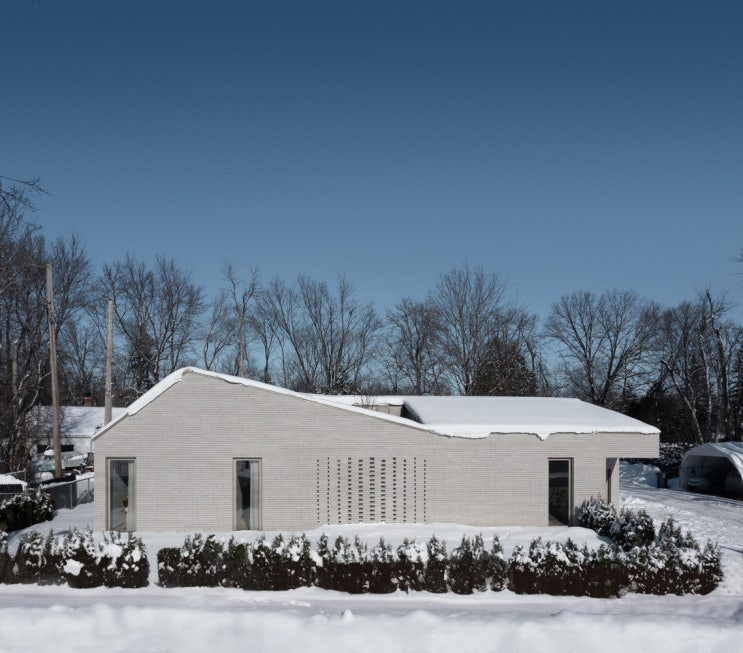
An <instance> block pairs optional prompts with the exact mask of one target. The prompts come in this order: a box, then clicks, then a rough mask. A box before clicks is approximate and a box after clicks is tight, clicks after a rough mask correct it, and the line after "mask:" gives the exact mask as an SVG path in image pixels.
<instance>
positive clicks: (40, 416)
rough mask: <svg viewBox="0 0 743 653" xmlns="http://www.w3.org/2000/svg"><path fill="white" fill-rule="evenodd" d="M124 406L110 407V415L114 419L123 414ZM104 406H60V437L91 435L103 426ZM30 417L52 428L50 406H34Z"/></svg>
mask: <svg viewBox="0 0 743 653" xmlns="http://www.w3.org/2000/svg"><path fill="white" fill-rule="evenodd" d="M124 411H126V408H112V409H111V417H112V419H115V418H116V417H118V416H119V415H122V414H124ZM104 414H105V408H103V407H98V406H60V407H59V433H60V435H61V436H62V437H66V438H74V437H91V436H92V435H93V434H95V432H96V431H98V430H99V429H100V428H102V427H103V424H104ZM31 417H32V419H34V420H35V421H36V423H37V424H39V425H45V426H47V427H48V428H50V429H51V428H52V408H51V406H36V407H35V408H34V410H33V411H32V415H31Z"/></svg>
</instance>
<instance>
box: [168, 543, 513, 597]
mask: <svg viewBox="0 0 743 653" xmlns="http://www.w3.org/2000/svg"><path fill="white" fill-rule="evenodd" d="M506 570H507V568H506V561H505V559H504V556H503V551H502V548H501V546H500V542H499V541H498V539H497V538H495V541H494V543H493V547H492V550H491V551H487V550H486V549H485V547H484V544H483V540H482V537H481V536H477V537H475V538H474V541H470V540H469V539H468V538H466V537H465V538H463V539H462V543H461V544H460V546H459V547H457V548H456V549H454V551H452V554H451V556H449V555H447V552H446V546H445V545H444V543H443V542H440V541H439V540H438V539H437V538H436V537H435V536H434V537H432V538H431V539H430V540H429V541H428V542H427V543H425V544H418V543H416V542H415V541H410V540H407V539H406V540H404V541H403V543H402V544H401V545H400V546H398V547H397V548H396V549H394V548H393V547H392V546H390V545H389V544H388V543H386V542H385V541H384V540H383V539H381V540H380V541H379V543H378V544H377V545H375V546H369V545H367V544H365V543H364V542H362V541H361V540H360V539H359V538H358V537H356V538H354V540H353V541H351V540H349V539H348V538H345V537H338V538H336V540H335V541H334V542H332V543H331V542H330V540H329V539H328V537H327V536H326V535H322V536H321V537H320V539H319V540H318V542H317V543H316V545H315V546H314V547H312V546H311V544H310V542H309V540H308V539H307V538H306V536H305V535H301V536H296V535H295V536H292V537H291V538H290V539H289V540H288V541H286V540H284V539H283V538H282V537H281V536H280V535H279V536H277V537H276V538H275V539H274V540H273V542H271V543H270V544H269V543H268V542H267V541H266V540H265V538H263V537H261V538H259V539H258V540H255V541H254V542H238V541H236V540H235V539H234V538H229V539H221V540H220V539H217V538H216V537H215V536H213V535H209V536H207V537H204V536H203V535H201V534H196V535H192V536H189V537H187V538H186V540H185V542H184V544H183V546H182V547H181V548H180V549H176V548H167V549H161V550H160V551H159V552H158V579H159V582H160V585H162V586H163V587H174V586H193V585H201V586H217V585H219V586H224V587H241V588H243V589H250V590H283V589H292V588H295V587H310V586H317V587H321V588H323V589H331V590H336V591H342V592H348V593H352V594H362V593H373V594H384V593H388V592H394V591H396V590H401V591H405V592H409V591H419V590H427V591H430V592H448V591H454V592H458V593H461V594H468V593H471V592H474V591H482V590H485V589H489V588H490V589H494V590H501V589H504V588H505V586H506V578H507V577H506Z"/></svg>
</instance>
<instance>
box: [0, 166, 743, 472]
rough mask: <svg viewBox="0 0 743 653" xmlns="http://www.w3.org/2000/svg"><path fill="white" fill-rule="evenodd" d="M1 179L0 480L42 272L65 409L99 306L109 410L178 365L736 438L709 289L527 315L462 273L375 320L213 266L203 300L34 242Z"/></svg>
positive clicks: (312, 288) (42, 306)
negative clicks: (521, 399) (566, 407)
mask: <svg viewBox="0 0 743 653" xmlns="http://www.w3.org/2000/svg"><path fill="white" fill-rule="evenodd" d="M2 182H3V178H0V415H1V417H0V472H3V471H8V470H13V469H20V468H22V467H25V461H26V460H27V458H28V455H29V443H30V442H32V441H33V437H32V436H33V433H30V432H29V429H30V426H29V423H28V415H29V412H30V411H31V410H32V408H33V407H34V406H35V405H40V404H41V405H44V404H50V403H51V400H50V389H49V388H50V376H49V339H48V327H47V306H46V302H47V297H46V276H45V275H46V265H47V264H51V265H52V268H53V270H54V313H55V322H54V329H55V336H56V343H57V358H58V375H59V388H60V394H61V403H62V404H66V405H80V404H82V402H83V398H84V397H90V398H91V400H92V402H93V403H94V404H95V405H103V401H104V392H105V387H104V386H105V354H106V337H107V319H108V309H107V307H108V302H109V301H112V302H113V306H114V316H115V317H114V357H113V361H112V369H113V388H112V391H113V397H114V405H116V406H125V405H128V404H129V403H131V402H132V401H134V400H135V399H136V398H137V397H139V396H141V395H142V394H143V393H144V392H146V391H147V390H148V389H149V388H151V387H152V386H153V385H154V384H156V383H157V382H158V381H159V380H161V379H162V378H164V377H165V376H167V375H168V374H170V373H171V372H173V371H174V370H176V369H178V368H180V367H183V366H185V365H196V366H199V367H202V368H205V369H208V370H213V371H216V372H222V373H227V374H233V375H237V376H241V377H248V378H252V379H256V380H259V381H263V382H266V383H273V384H276V385H280V386H283V387H287V388H290V389H293V390H298V391H303V392H319V393H359V394H364V395H376V394H414V395H419V394H464V395H512V396H530V395H543V396H574V397H579V398H581V399H584V400H586V401H589V402H591V403H594V404H597V405H599V406H605V407H607V408H612V409H615V410H619V411H621V412H624V413H626V414H629V415H633V416H635V417H638V418H639V419H643V420H644V421H647V422H649V423H652V424H655V425H657V426H658V427H659V428H660V429H661V431H662V433H663V437H664V438H665V439H668V440H671V441H682V442H689V443H696V442H704V441H710V440H712V441H714V440H719V439H735V440H741V436H742V435H743V434H742V432H741V422H742V420H743V327H741V325H740V324H737V323H736V322H735V321H734V320H732V319H731V318H730V314H731V304H730V303H729V301H728V300H727V299H726V298H725V297H724V296H721V295H718V294H715V293H714V292H713V291H712V290H711V289H707V290H704V291H703V292H701V293H699V294H697V295H695V296H693V297H691V298H690V299H688V300H687V301H683V302H681V303H680V304H678V305H676V306H670V307H668V306H662V305H660V304H658V303H657V302H653V301H651V300H649V299H647V298H644V297H641V296H640V295H638V294H637V293H636V292H634V291H631V290H622V289H610V290H607V291H605V292H603V293H601V294H597V293H592V292H588V291H575V292H572V293H570V294H567V295H564V296H562V297H560V298H558V299H557V300H556V301H555V302H554V303H553V304H552V307H551V310H550V312H549V314H548V315H547V316H545V317H543V318H540V317H539V316H537V315H535V314H533V313H531V312H529V311H528V310H527V309H526V308H525V307H524V306H522V305H520V304H519V303H518V302H517V301H515V300H514V298H513V296H512V294H511V293H510V292H509V286H508V284H507V283H506V281H505V279H504V278H503V277H502V276H500V275H499V274H498V273H496V272H493V271H488V270H485V269H483V268H481V267H475V266H468V265H463V266H460V267H457V268H454V269H452V270H449V271H447V272H445V273H443V274H442V275H441V276H440V278H439V279H438V280H436V281H435V283H433V284H432V287H431V289H430V291H429V292H428V293H426V295H425V296H422V297H410V296H407V297H403V298H402V299H400V301H398V302H397V303H396V304H395V306H393V307H391V308H389V309H386V310H384V311H380V310H379V309H377V308H376V307H375V306H374V305H373V304H372V303H371V302H367V301H364V300H362V299H360V298H359V297H358V295H357V294H356V292H355V290H354V287H353V284H352V283H351V282H350V281H349V280H348V278H346V277H344V276H341V277H339V278H338V279H337V281H336V282H335V283H333V284H328V283H327V282H325V281H319V280H315V279H312V278H310V277H308V276H305V275H299V276H298V277H297V278H296V279H292V280H286V279H281V278H279V277H276V278H274V279H270V280H267V281H264V280H263V279H262V278H261V275H260V272H259V270H258V269H256V268H251V269H249V270H248V272H247V274H245V275H240V273H239V272H238V271H237V269H236V268H235V266H234V265H232V264H226V265H225V267H224V270H223V273H224V277H223V279H224V284H223V287H222V289H221V290H220V291H219V292H218V293H217V294H216V296H214V297H207V296H206V293H205V291H204V289H203V287H202V286H201V285H199V284H198V283H197V282H196V281H195V280H194V279H193V278H192V276H191V273H190V272H189V271H188V270H187V269H186V268H184V267H183V266H181V265H179V264H178V263H177V262H176V261H174V260H172V259H169V258H166V257H164V256H158V257H156V259H155V260H154V261H142V260H138V259H137V258H135V257H134V256H131V255H127V256H126V257H124V258H122V259H118V260H113V261H111V262H107V263H104V264H103V266H102V268H101V269H100V270H94V269H93V266H92V264H91V261H90V258H89V257H88V255H87V253H86V252H85V249H84V246H83V245H82V243H81V242H80V241H79V240H78V239H77V238H76V237H75V236H74V235H71V236H69V237H66V238H61V239H58V240H55V241H51V242H50V241H48V240H47V239H46V238H45V237H44V235H43V233H42V230H41V228H40V227H39V226H38V225H36V224H34V223H33V222H32V221H31V220H30V219H29V218H28V216H29V215H31V214H30V211H31V210H32V207H31V205H30V201H29V196H28V192H29V189H28V188H25V187H24V186H22V185H19V184H13V185H11V186H10V187H9V188H8V187H7V186H6V187H3V185H2ZM31 190H33V187H32V188H31ZM741 262H743V253H741Z"/></svg>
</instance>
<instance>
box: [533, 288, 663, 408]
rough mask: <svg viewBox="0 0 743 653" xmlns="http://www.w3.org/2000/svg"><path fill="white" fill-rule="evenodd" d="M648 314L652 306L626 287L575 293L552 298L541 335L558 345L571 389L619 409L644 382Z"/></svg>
mask: <svg viewBox="0 0 743 653" xmlns="http://www.w3.org/2000/svg"><path fill="white" fill-rule="evenodd" d="M651 315H652V310H651V305H650V304H649V303H648V302H647V301H646V300H643V299H641V298H640V297H638V296H637V295H636V294H635V293H634V292H632V291H626V290H610V291H607V292H605V293H603V294H602V295H600V296H596V295H594V294H593V293H590V292H585V291H582V292H576V293H573V294H572V295H565V296H563V297H562V298H561V299H560V300H559V301H557V302H555V303H554V304H553V305H552V311H551V313H550V315H549V316H548V318H547V320H546V322H545V334H546V335H547V337H549V338H551V339H553V340H554V341H555V342H557V343H558V345H559V346H560V347H561V349H560V351H559V355H560V357H561V359H562V361H563V363H564V365H565V372H566V375H567V377H568V382H569V385H570V387H571V391H572V392H574V393H577V394H578V395H579V396H581V397H583V398H585V399H587V400H589V401H591V402H592V403H594V404H597V405H599V406H612V407H621V404H622V402H623V401H624V400H625V399H626V397H627V396H629V395H631V394H633V393H634V392H635V391H637V389H638V388H639V387H640V386H641V385H642V384H643V383H644V382H645V381H646V380H647V376H646V373H647V371H648V370H647V362H648V355H649V352H650V349H651V347H652V343H653V334H654V331H653V322H652V319H651Z"/></svg>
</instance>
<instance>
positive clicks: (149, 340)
mask: <svg viewBox="0 0 743 653" xmlns="http://www.w3.org/2000/svg"><path fill="white" fill-rule="evenodd" d="M98 287H99V288H100V298H99V305H100V306H103V305H104V304H105V302H106V301H108V300H112V301H113V302H114V307H115V316H116V317H115V321H116V330H117V333H118V335H119V336H120V338H121V339H122V340H123V343H124V347H123V351H124V352H125V357H124V359H123V360H121V359H120V360H119V361H118V368H119V369H118V373H117V377H118V383H117V384H118V385H119V387H120V389H121V388H128V393H129V394H128V399H133V398H136V396H138V395H140V394H141V393H143V392H145V391H146V390H147V389H148V388H150V387H151V386H152V385H154V384H155V383H157V382H158V381H159V380H160V379H161V378H163V377H164V376H166V375H167V374H170V373H171V372H173V371H175V370H176V369H178V368H179V367H182V366H183V365H185V364H188V363H189V362H191V360H193V357H194V354H195V352H194V346H195V340H196V334H197V326H198V323H199V319H200V317H201V314H202V312H203V310H204V302H203V290H202V288H201V287H200V286H197V285H196V284H194V283H193V281H192V280H191V275H190V273H189V272H187V271H185V270H183V269H182V268H179V267H178V266H177V265H176V264H175V262H174V261H173V260H170V259H166V258H164V257H162V256H158V257H157V258H156V259H155V266H154V268H152V269H151V268H149V267H148V266H147V265H146V264H145V263H144V262H141V261H137V260H135V259H134V258H133V257H132V256H130V255H128V256H127V257H126V259H125V260H124V261H116V262H114V263H113V264H110V265H109V264H105V265H104V266H103V274H102V275H101V277H100V279H99V283H98ZM101 326H102V325H101Z"/></svg>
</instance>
